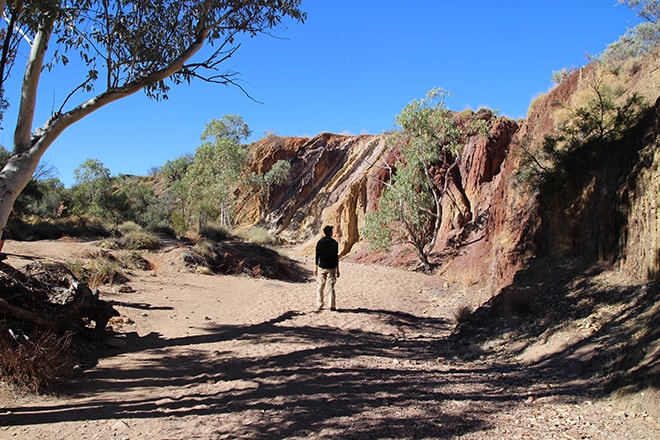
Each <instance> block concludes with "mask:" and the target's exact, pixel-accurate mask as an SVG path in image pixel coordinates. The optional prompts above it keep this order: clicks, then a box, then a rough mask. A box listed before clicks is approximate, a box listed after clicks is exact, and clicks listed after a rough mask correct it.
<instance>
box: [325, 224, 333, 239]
mask: <svg viewBox="0 0 660 440" xmlns="http://www.w3.org/2000/svg"><path fill="white" fill-rule="evenodd" d="M323 233H324V234H325V235H327V236H328V237H330V236H331V235H332V226H330V225H328V226H326V227H324V228H323Z"/></svg>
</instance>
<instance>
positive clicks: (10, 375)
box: [0, 323, 75, 393]
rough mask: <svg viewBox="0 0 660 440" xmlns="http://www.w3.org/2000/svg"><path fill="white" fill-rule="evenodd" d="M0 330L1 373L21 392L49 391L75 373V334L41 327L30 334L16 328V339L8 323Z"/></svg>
mask: <svg viewBox="0 0 660 440" xmlns="http://www.w3.org/2000/svg"><path fill="white" fill-rule="evenodd" d="M0 330H1V334H0V372H1V374H2V377H3V379H4V380H5V381H7V382H8V383H10V384H11V385H13V386H15V387H17V388H18V389H19V390H20V391H27V392H32V393H39V392H44V391H48V390H50V389H51V388H52V387H53V386H55V385H57V384H59V383H61V382H62V381H63V380H65V379H66V378H68V377H70V376H71V374H72V373H73V371H74V365H75V360H74V358H73V357H72V355H71V345H72V344H71V341H72V334H71V333H65V334H63V335H60V334H57V333H56V332H54V331H53V330H42V329H40V330H36V331H35V332H34V335H33V336H32V337H28V336H23V335H22V333H21V332H19V331H18V330H15V329H14V330H12V331H11V333H13V334H14V335H16V336H17V337H16V339H14V338H13V337H11V333H10V328H9V327H7V325H6V324H4V323H3V325H0Z"/></svg>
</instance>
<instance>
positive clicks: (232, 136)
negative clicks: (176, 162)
mask: <svg viewBox="0 0 660 440" xmlns="http://www.w3.org/2000/svg"><path fill="white" fill-rule="evenodd" d="M250 134H251V131H250V128H249V127H248V125H247V124H246V123H245V122H244V121H243V119H242V118H241V117H240V116H236V115H225V116H223V117H222V118H221V119H213V120H211V121H210V122H208V123H207V124H206V127H205V128H204V132H203V133H202V136H201V141H202V144H201V145H200V146H199V147H198V148H197V150H196V151H195V156H194V158H193V161H192V163H191V164H190V166H189V167H188V168H187V169H186V173H185V175H184V178H183V182H184V187H185V188H186V191H187V203H188V206H190V207H191V211H192V212H191V213H194V214H195V215H196V216H197V220H198V223H199V226H200V227H201V226H203V225H204V224H205V223H206V221H207V220H208V219H210V218H213V219H217V221H218V222H219V223H220V224H221V225H222V226H225V227H227V228H232V227H233V226H234V221H235V212H234V208H235V201H236V197H235V193H236V191H237V188H236V185H237V184H238V182H239V180H240V179H241V177H243V176H244V174H245V172H246V168H245V166H246V160H247V156H248V147H247V145H245V144H244V143H243V142H244V141H245V140H246V139H247V138H248V137H249V136H250Z"/></svg>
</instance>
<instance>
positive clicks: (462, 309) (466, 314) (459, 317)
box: [454, 305, 472, 324]
mask: <svg viewBox="0 0 660 440" xmlns="http://www.w3.org/2000/svg"><path fill="white" fill-rule="evenodd" d="M471 316H472V308H471V307H470V306H465V305H463V306H459V307H458V309H456V311H455V312H454V321H456V324H462V323H464V322H468V321H469V320H470V317H471Z"/></svg>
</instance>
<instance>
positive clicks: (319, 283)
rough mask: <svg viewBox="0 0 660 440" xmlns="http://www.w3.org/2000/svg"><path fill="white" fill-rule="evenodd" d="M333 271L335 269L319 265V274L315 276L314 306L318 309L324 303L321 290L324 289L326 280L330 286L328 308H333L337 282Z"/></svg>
mask: <svg viewBox="0 0 660 440" xmlns="http://www.w3.org/2000/svg"><path fill="white" fill-rule="evenodd" d="M335 272H336V269H323V268H322V267H319V274H318V276H317V278H316V307H318V309H319V310H321V309H322V308H323V306H324V305H325V301H324V300H323V291H324V290H325V285H326V282H327V284H328V287H329V288H330V310H334V309H335V283H336V282H337V277H336V276H335Z"/></svg>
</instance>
